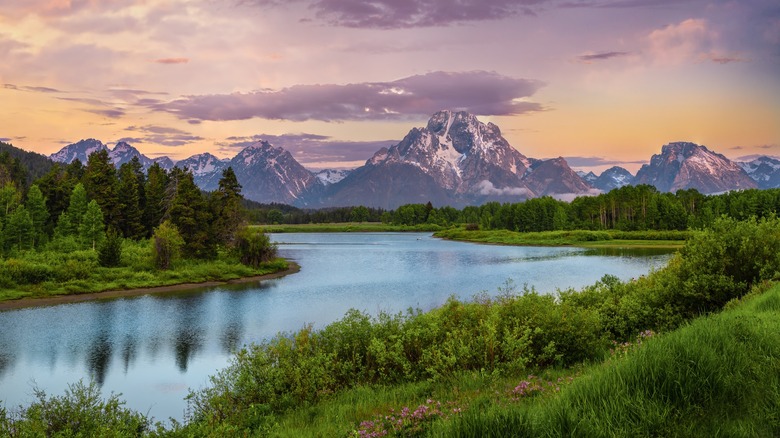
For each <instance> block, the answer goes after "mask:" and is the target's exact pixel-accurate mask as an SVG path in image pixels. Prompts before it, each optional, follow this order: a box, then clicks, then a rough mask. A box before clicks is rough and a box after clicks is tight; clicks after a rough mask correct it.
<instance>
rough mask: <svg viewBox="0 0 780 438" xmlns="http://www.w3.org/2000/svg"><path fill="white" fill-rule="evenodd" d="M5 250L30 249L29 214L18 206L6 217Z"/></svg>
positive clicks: (30, 226) (31, 239) (31, 241)
mask: <svg viewBox="0 0 780 438" xmlns="http://www.w3.org/2000/svg"><path fill="white" fill-rule="evenodd" d="M5 239H6V248H13V249H16V250H19V251H21V250H24V249H29V248H31V247H32V243H33V221H32V218H31V217H30V212H28V211H27V209H26V208H25V207H24V206H20V207H18V208H17V209H15V210H14V211H13V212H11V214H10V215H8V218H7V220H6V224H5Z"/></svg>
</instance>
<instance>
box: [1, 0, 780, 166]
mask: <svg viewBox="0 0 780 438" xmlns="http://www.w3.org/2000/svg"><path fill="white" fill-rule="evenodd" d="M0 60H2V62H0V140H2V141H6V142H9V143H11V144H13V145H15V146H17V147H20V148H22V149H26V150H32V151H36V152H39V153H42V154H47V155H48V154H51V153H54V152H56V151H58V150H59V149H60V148H62V147H63V146H65V145H67V144H70V143H74V142H77V141H79V140H81V139H85V138H96V139H98V140H101V141H103V142H104V143H106V144H107V145H109V147H113V145H114V144H115V143H116V142H118V141H127V142H128V143H130V144H132V145H133V146H135V147H136V148H138V149H139V150H140V151H141V152H142V153H144V154H145V155H147V156H149V157H152V158H154V157H158V156H162V155H167V156H169V157H171V158H173V159H174V160H177V159H184V158H187V157H189V156H191V155H194V154H198V153H203V152H210V153H212V154H214V155H216V156H218V157H220V158H230V157H232V156H234V155H235V154H236V153H238V152H239V151H240V150H241V149H242V148H243V147H246V146H247V145H248V144H251V143H252V142H254V141H257V140H261V139H264V140H267V141H269V142H271V143H272V144H273V145H275V146H281V147H284V148H285V149H288V150H290V151H291V152H292V153H293V155H294V156H295V158H296V159H297V160H298V161H299V162H301V163H302V164H303V165H304V166H306V167H308V168H310V169H314V170H316V169H322V168H353V167H357V166H360V165H362V164H364V162H365V161H366V160H367V159H368V158H370V157H371V155H373V153H374V152H375V151H377V150H378V149H379V148H381V147H383V146H390V145H393V144H395V143H397V142H398V141H400V140H401V139H402V138H403V137H404V136H405V135H406V134H407V133H408V131H409V130H410V129H411V128H413V127H420V126H425V124H426V122H427V120H428V119H429V118H430V116H431V115H432V114H433V113H434V112H436V111H439V110H443V109H449V110H465V111H469V112H471V113H473V114H475V115H477V116H478V118H479V119H480V120H481V121H483V122H493V123H495V124H496V125H498V126H499V127H500V128H501V131H502V133H503V135H504V137H505V138H506V139H507V140H508V141H509V143H510V144H511V145H512V146H513V147H515V148H516V149H517V150H519V151H520V152H521V153H523V154H524V155H526V156H528V157H533V158H554V157H558V156H563V157H565V158H566V159H567V161H568V162H569V164H570V165H571V166H572V167H573V168H575V169H581V170H594V171H596V172H600V171H602V170H604V169H606V168H608V167H611V166H613V165H620V166H623V167H625V168H627V169H629V170H630V171H632V172H636V170H637V169H638V168H639V167H640V166H641V165H642V164H643V163H646V162H648V161H649V159H650V157H651V156H652V155H653V154H657V153H659V152H660V150H661V146H662V145H664V144H666V143H669V142H673V141H692V142H695V143H698V144H703V145H706V146H707V147H708V148H709V149H711V150H714V151H716V152H719V153H722V154H724V155H726V156H727V157H729V158H732V159H744V158H745V157H751V156H757V155H772V156H780V3H779V2H777V0H744V1H722V0H707V1H703V0H688V1H686V0H286V1H285V0H24V1H17V0H0Z"/></svg>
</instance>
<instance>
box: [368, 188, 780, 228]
mask: <svg viewBox="0 0 780 438" xmlns="http://www.w3.org/2000/svg"><path fill="white" fill-rule="evenodd" d="M778 211H780V189H767V190H758V189H751V190H742V191H732V192H728V193H724V194H720V195H703V194H702V193H699V192H698V191H697V190H695V189H688V190H679V191H677V192H676V193H662V192H659V191H658V189H656V188H655V187H653V186H650V185H637V186H625V187H621V188H618V189H613V190H611V191H610V192H608V193H603V194H600V195H598V196H581V197H578V198H575V199H574V200H573V201H571V202H565V201H560V200H557V199H554V198H552V197H549V196H545V197H541V198H533V199H528V200H526V201H523V202H519V203H504V204H501V203H498V202H488V203H486V204H483V205H481V206H469V207H465V208H463V209H460V210H458V209H455V208H452V207H447V206H445V207H440V208H434V207H433V206H432V205H431V204H430V203H428V204H427V205H426V204H408V205H403V206H400V207H398V208H397V209H396V210H394V211H388V212H384V213H383V214H382V221H383V222H385V223H389V224H396V225H419V224H436V225H440V226H451V225H454V224H469V225H470V226H471V227H473V228H481V229H486V230H491V229H506V230H511V231H520V232H533V231H554V230H574V229H579V230H621V231H645V230H686V229H688V228H704V227H707V226H709V225H711V224H712V223H713V222H714V221H715V219H717V218H718V217H721V216H728V217H731V218H734V219H737V220H744V219H747V218H750V217H758V218H764V217H769V216H771V215H773V214H777V212H778Z"/></svg>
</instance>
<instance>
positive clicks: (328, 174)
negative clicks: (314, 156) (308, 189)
mask: <svg viewBox="0 0 780 438" xmlns="http://www.w3.org/2000/svg"><path fill="white" fill-rule="evenodd" d="M350 172H352V170H351V169H323V170H319V171H317V172H316V173H315V174H314V176H316V177H317V179H318V180H320V182H321V183H323V184H324V185H326V186H327V185H330V184H335V183H337V182H339V181H341V180H342V179H344V178H346V177H347V175H349V173H350Z"/></svg>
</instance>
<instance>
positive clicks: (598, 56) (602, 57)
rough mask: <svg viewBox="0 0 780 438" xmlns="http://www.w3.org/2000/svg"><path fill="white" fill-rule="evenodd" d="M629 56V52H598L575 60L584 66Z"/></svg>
mask: <svg viewBox="0 0 780 438" xmlns="http://www.w3.org/2000/svg"><path fill="white" fill-rule="evenodd" d="M628 55H630V53H629V52H599V53H589V54H585V55H580V56H578V57H577V60H579V61H580V62H582V63H584V64H592V63H593V62H594V61H606V60H609V59H613V58H620V57H623V56H628Z"/></svg>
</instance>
